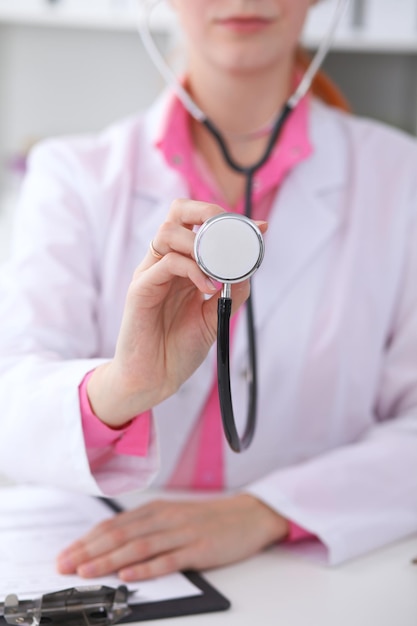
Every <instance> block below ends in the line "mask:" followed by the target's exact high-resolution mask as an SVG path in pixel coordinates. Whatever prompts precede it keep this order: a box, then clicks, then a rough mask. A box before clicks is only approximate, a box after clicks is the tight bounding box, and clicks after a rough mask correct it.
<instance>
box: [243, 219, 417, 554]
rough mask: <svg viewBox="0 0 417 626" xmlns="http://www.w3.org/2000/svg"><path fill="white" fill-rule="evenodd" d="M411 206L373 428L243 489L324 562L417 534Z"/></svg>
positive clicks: (414, 226)
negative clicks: (295, 529) (318, 548)
mask: <svg viewBox="0 0 417 626" xmlns="http://www.w3.org/2000/svg"><path fill="white" fill-rule="evenodd" d="M416 208H417V207H413V210H412V213H413V215H412V216H411V221H410V224H409V229H408V234H409V241H408V244H407V245H408V248H407V253H406V255H405V258H406V262H405V265H404V271H403V274H402V284H401V286H400V289H399V294H398V300H397V306H396V310H395V316H394V320H393V323H392V332H391V335H390V336H389V337H388V338H387V345H386V351H385V355H384V360H383V366H382V370H381V375H380V380H379V387H378V389H379V391H378V397H377V398H376V400H375V425H374V426H373V427H372V428H371V429H370V430H369V431H368V432H366V433H364V434H363V436H362V437H361V439H360V440H359V441H356V442H352V443H351V444H350V445H346V446H343V447H341V448H338V449H334V450H332V451H330V452H328V453H326V454H323V455H322V456H320V457H317V458H313V459H310V460H307V461H305V462H303V463H300V464H297V465H293V466H289V467H286V468H283V469H280V470H278V471H276V472H274V473H272V474H271V475H269V476H267V477H265V478H263V479H260V480H258V481H257V482H255V483H253V484H251V485H250V486H249V487H248V488H247V491H249V492H250V493H252V494H253V495H254V496H256V497H258V498H259V499H261V500H262V501H264V502H265V503H267V504H268V505H270V506H271V507H272V508H273V509H275V510H276V511H278V512H279V513H280V514H282V515H283V516H285V517H286V518H288V519H291V520H293V521H294V522H296V523H297V524H299V525H300V526H301V527H303V528H305V529H306V530H308V531H310V532H311V533H313V534H314V535H316V536H317V537H318V538H319V539H320V540H321V541H322V542H323V544H324V545H325V546H326V548H327V555H326V556H327V561H328V562H329V564H338V563H341V562H343V561H345V560H347V559H350V558H352V557H356V556H359V555H361V554H363V553H366V552H369V551H370V550H373V549H376V548H378V547H380V546H382V545H385V544H388V543H390V542H393V541H396V540H398V539H400V538H403V537H406V536H407V535H410V534H413V533H415V532H417V278H416V277H417V219H416V217H417V216H416V211H415V209H416ZM381 280H383V277H381Z"/></svg>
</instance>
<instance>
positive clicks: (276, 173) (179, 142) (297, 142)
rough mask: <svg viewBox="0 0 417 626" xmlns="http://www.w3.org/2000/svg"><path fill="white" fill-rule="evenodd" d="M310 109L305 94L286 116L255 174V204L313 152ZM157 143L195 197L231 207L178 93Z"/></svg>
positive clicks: (237, 208) (174, 97)
mask: <svg viewBox="0 0 417 626" xmlns="http://www.w3.org/2000/svg"><path fill="white" fill-rule="evenodd" d="M309 110H310V107H309V96H306V97H305V98H303V100H301V102H300V103H299V104H298V106H297V108H296V109H295V111H293V113H292V114H291V116H290V117H289V119H288V120H287V122H286V124H285V126H284V129H283V131H282V134H281V137H280V138H279V140H278V143H277V145H276V147H275V149H274V151H273V153H272V155H271V157H270V159H269V160H268V161H267V162H266V163H265V165H263V167H262V168H261V169H260V170H259V171H258V173H257V174H256V176H255V179H254V203H255V205H256V203H257V202H258V201H259V200H261V199H262V198H263V197H265V195H266V194H267V193H269V192H270V191H271V190H272V189H275V188H277V187H278V186H279V185H280V184H281V182H282V181H283V179H284V177H285V176H286V174H288V172H289V171H290V170H291V169H292V168H293V167H295V166H296V165H297V164H298V163H300V162H301V161H303V160H305V159H306V158H307V157H309V156H310V154H311V153H312V146H311V143H310V138H309ZM156 146H157V147H158V148H159V149H160V150H161V152H162V154H163V155H164V158H165V160H166V162H167V163H168V165H169V166H170V167H172V168H173V169H175V170H177V171H178V172H180V173H181V174H182V176H183V177H184V178H185V179H186V180H187V182H188V185H189V188H190V195H191V196H192V197H193V198H195V199H198V200H203V199H204V200H206V201H208V202H217V203H218V204H221V205H222V206H223V207H224V208H226V209H227V210H231V208H230V207H227V206H226V205H225V201H224V199H223V197H222V194H221V192H220V191H219V189H218V187H217V185H216V183H215V181H214V180H213V178H212V177H211V176H210V172H209V171H208V168H207V167H206V166H205V163H204V162H203V160H202V158H201V157H200V155H198V154H197V153H196V150H195V148H194V145H193V142H192V136H191V128H190V116H189V113H188V112H187V111H186V110H185V108H184V106H183V105H182V103H181V102H180V100H179V99H178V98H177V97H176V96H175V95H173V96H172V100H171V102H170V104H169V106H168V109H167V116H166V119H165V123H164V126H163V129H162V133H161V135H160V138H159V139H158V140H157V142H156ZM235 210H239V207H235Z"/></svg>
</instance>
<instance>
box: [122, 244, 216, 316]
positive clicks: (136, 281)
mask: <svg viewBox="0 0 417 626" xmlns="http://www.w3.org/2000/svg"><path fill="white" fill-rule="evenodd" d="M143 270H144V268H143V267H142V266H139V267H138V268H137V269H136V271H135V273H134V275H133V280H132V283H131V290H133V292H135V291H136V290H138V294H140V295H141V296H142V295H144V294H143V289H142V287H144V286H145V284H146V285H147V289H146V296H147V297H149V306H154V304H155V302H154V301H153V298H152V297H150V296H152V295H153V294H152V292H151V291H150V290H149V284H150V283H152V285H153V286H154V287H161V286H166V287H169V286H170V285H171V281H172V279H173V278H174V277H180V278H188V279H189V280H190V281H191V282H192V283H193V284H194V285H195V286H196V287H197V289H198V290H199V291H201V293H207V294H213V293H214V292H215V291H217V287H216V285H215V284H214V283H213V281H212V280H211V279H210V278H209V277H208V276H206V274H204V272H202V271H201V269H200V268H199V267H198V265H197V264H196V263H195V261H193V260H192V259H191V258H188V257H185V256H183V255H182V254H178V253H176V252H169V253H168V254H166V255H165V256H164V257H163V259H161V260H160V261H158V262H157V263H155V264H153V265H152V266H151V267H149V268H148V271H147V272H144V271H143ZM154 295H155V298H156V300H157V301H158V302H159V300H160V297H161V294H160V292H159V291H158V292H155V294H154Z"/></svg>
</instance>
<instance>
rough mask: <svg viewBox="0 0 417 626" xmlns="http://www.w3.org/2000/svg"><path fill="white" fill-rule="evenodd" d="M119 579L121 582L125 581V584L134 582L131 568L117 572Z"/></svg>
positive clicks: (133, 571) (134, 574)
mask: <svg viewBox="0 0 417 626" xmlns="http://www.w3.org/2000/svg"><path fill="white" fill-rule="evenodd" d="M119 578H121V580H125V581H126V582H128V581H131V580H135V578H136V572H135V570H134V569H132V568H131V567H130V568H129V567H128V568H127V569H122V570H120V572H119Z"/></svg>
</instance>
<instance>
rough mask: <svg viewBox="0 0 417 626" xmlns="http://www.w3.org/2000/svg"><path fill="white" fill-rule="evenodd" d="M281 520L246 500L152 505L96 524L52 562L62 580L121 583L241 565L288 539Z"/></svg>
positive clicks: (252, 500)
mask: <svg viewBox="0 0 417 626" xmlns="http://www.w3.org/2000/svg"><path fill="white" fill-rule="evenodd" d="M288 530H289V526H288V522H287V520H285V519H284V518H283V517H281V516H280V515H278V514H277V513H276V512H275V511H273V510H272V509H270V508H269V507H268V506H267V505H265V504H263V503H262V502H261V501H260V500H257V499H256V498H254V497H253V496H251V495H248V494H240V495H236V496H232V497H228V498H222V499H215V500H210V501H203V502H171V501H169V502H165V501H162V500H156V501H154V502H151V503H149V504H146V505H143V506H140V507H137V508H135V509H133V510H132V511H126V512H123V513H120V514H118V515H116V516H115V517H114V518H112V519H110V520H107V521H105V522H102V523H101V524H99V525H97V526H96V527H95V528H93V529H92V530H91V531H90V532H89V533H88V534H87V535H86V536H84V537H83V538H82V539H80V540H78V541H76V542H75V543H73V544H72V545H71V546H69V547H68V548H66V549H65V550H64V551H63V552H61V554H60V555H59V556H58V560H57V567H58V571H59V572H60V573H62V574H73V573H77V574H79V575H80V576H82V577H85V578H94V577H96V576H103V575H106V574H110V573H113V572H117V573H118V575H119V576H120V578H121V579H122V580H124V581H133V580H145V579H148V578H154V577H156V576H160V575H163V574H168V573H171V572H175V571H180V570H185V569H194V570H202V569H209V568H213V567H219V566H221V565H227V564H229V563H233V562H236V561H240V560H243V559H245V558H247V557H249V556H251V555H253V554H255V553H257V552H259V551H261V550H262V549H263V548H265V547H266V546H268V545H270V544H272V543H274V542H276V541H280V540H283V539H284V538H285V537H286V535H287V534H288Z"/></svg>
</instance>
